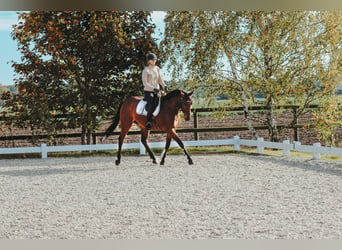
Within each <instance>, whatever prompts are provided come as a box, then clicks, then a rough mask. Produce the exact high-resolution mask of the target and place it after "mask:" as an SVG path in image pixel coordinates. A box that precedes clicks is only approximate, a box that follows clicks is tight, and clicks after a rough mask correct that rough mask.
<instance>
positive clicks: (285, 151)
mask: <svg viewBox="0 0 342 250" xmlns="http://www.w3.org/2000/svg"><path fill="white" fill-rule="evenodd" d="M283 144H284V148H283V156H289V155H290V140H284V141H283Z"/></svg>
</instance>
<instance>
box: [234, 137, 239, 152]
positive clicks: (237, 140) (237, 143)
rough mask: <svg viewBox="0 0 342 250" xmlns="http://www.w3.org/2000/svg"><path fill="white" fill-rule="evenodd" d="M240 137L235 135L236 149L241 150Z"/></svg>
mask: <svg viewBox="0 0 342 250" xmlns="http://www.w3.org/2000/svg"><path fill="white" fill-rule="evenodd" d="M239 143H240V137H239V136H238V135H236V136H234V150H235V151H240V144H239Z"/></svg>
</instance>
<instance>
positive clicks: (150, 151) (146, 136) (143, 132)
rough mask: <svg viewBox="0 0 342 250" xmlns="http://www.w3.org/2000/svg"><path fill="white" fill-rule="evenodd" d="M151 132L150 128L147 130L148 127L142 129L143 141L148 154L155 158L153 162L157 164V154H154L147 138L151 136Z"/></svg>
mask: <svg viewBox="0 0 342 250" xmlns="http://www.w3.org/2000/svg"><path fill="white" fill-rule="evenodd" d="M149 133H150V132H149V131H148V130H146V129H145V130H142V131H141V143H142V144H143V145H144V146H145V148H146V150H147V152H148V154H149V155H150V158H151V159H152V160H153V163H154V164H157V160H156V157H155V155H154V154H153V152H152V150H151V149H150V147H149V146H148V144H147V138H148V136H149Z"/></svg>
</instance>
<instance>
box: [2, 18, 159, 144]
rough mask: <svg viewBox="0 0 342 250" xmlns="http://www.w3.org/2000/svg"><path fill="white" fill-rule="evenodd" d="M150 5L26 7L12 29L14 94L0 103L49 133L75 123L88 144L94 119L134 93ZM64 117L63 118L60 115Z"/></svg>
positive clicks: (146, 46)
mask: <svg viewBox="0 0 342 250" xmlns="http://www.w3.org/2000/svg"><path fill="white" fill-rule="evenodd" d="M149 15H150V13H149V12H136V11H133V12H127V11H124V12H123V11H108V12H107V11H106V12H99V11H73V12H72V11H64V12H50V11H49V12H42V11H32V12H29V13H23V14H21V15H20V18H19V23H18V25H15V26H14V28H13V32H12V36H13V39H15V40H17V41H18V45H19V50H20V52H21V53H22V54H23V56H22V61H21V62H13V67H14V68H15V71H16V72H17V73H18V74H19V75H20V76H19V77H18V78H17V79H16V87H17V88H18V94H16V95H13V96H8V98H7V101H6V105H7V106H8V107H10V108H11V109H12V112H13V113H15V114H16V116H17V120H18V121H20V122H17V123H16V125H17V126H22V127H27V126H29V127H31V128H32V130H33V131H40V130H43V131H45V132H47V133H48V134H49V135H51V136H52V138H53V136H54V135H56V134H57V132H58V131H59V130H61V129H64V128H76V127H81V128H82V138H81V142H82V144H85V143H88V144H89V143H90V142H91V138H92V133H93V132H94V131H95V129H96V127H97V126H98V124H99V120H100V119H102V118H103V117H105V116H108V115H110V114H113V113H114V112H115V110H116V109H117V107H118V105H119V103H120V102H121V101H122V99H124V98H127V97H128V96H131V95H134V94H135V95H136V94H141V89H142V88H141V86H140V85H141V81H140V78H141V77H140V74H141V69H142V67H143V65H144V62H145V55H146V53H148V52H149V51H151V50H156V44H155V42H154V40H153V39H152V38H151V34H152V33H153V30H154V25H153V24H151V23H150V19H149ZM60 115H63V116H67V119H66V120H62V119H59V117H60Z"/></svg>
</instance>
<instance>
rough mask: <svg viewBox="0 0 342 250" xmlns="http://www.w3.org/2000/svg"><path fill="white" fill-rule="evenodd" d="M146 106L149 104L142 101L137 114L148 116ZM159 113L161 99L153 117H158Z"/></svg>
mask: <svg viewBox="0 0 342 250" xmlns="http://www.w3.org/2000/svg"><path fill="white" fill-rule="evenodd" d="M146 104H147V102H146V101H144V100H141V101H140V102H139V103H138V105H137V109H136V112H137V114H138V115H144V116H147V110H146ZM159 111H160V99H159V102H158V106H157V107H156V109H155V110H154V112H153V114H152V115H153V116H154V117H155V116H157V115H158V114H159Z"/></svg>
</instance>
